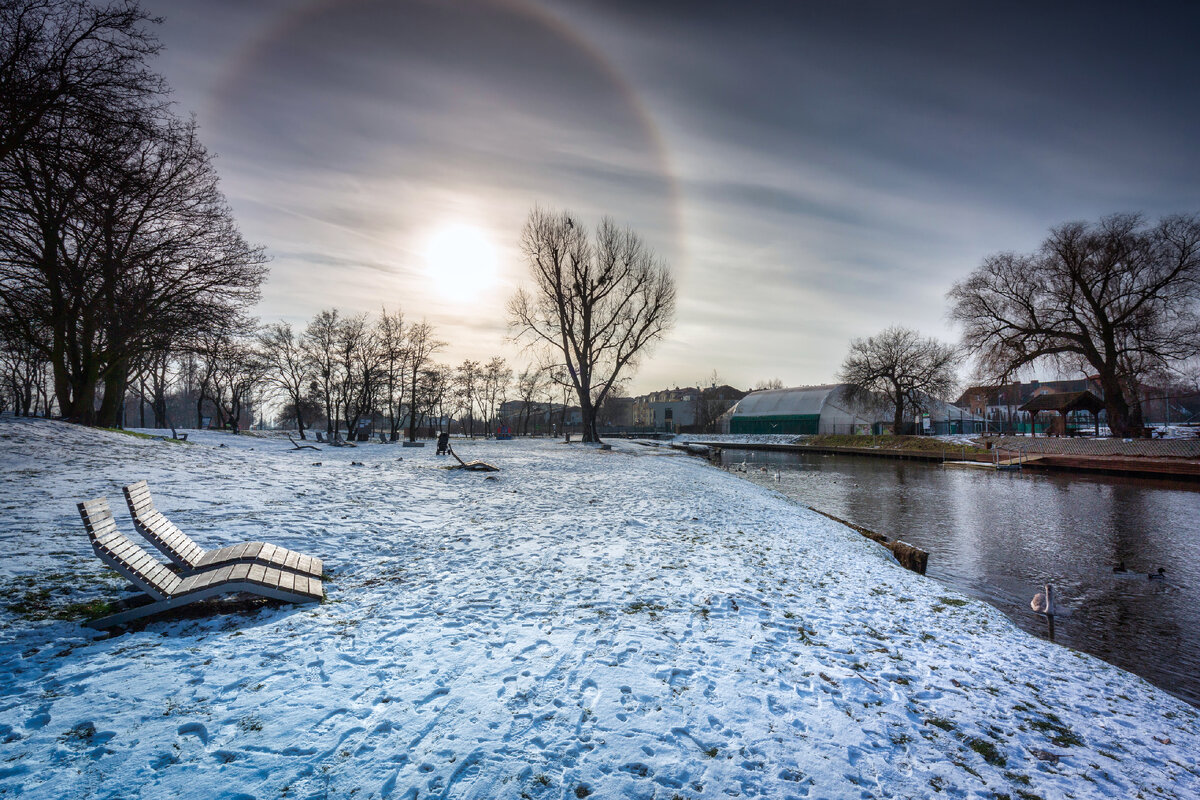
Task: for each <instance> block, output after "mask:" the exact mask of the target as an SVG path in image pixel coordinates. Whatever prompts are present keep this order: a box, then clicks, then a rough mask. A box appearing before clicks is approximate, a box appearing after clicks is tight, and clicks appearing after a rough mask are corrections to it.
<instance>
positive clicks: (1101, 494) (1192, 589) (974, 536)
mask: <svg viewBox="0 0 1200 800" xmlns="http://www.w3.org/2000/svg"><path fill="white" fill-rule="evenodd" d="M722 460H723V465H724V466H725V467H727V468H731V469H734V470H736V471H738V472H739V474H742V473H741V467H740V466H738V465H740V464H742V462H743V460H744V461H745V464H746V467H745V472H744V477H746V478H748V479H750V480H752V481H754V482H755V483H760V484H762V485H764V486H769V487H771V488H774V489H777V490H779V491H780V492H782V493H784V494H786V495H787V496H789V497H791V498H793V499H795V500H797V501H799V502H800V503H803V504H804V505H806V506H810V507H812V508H816V509H819V510H821V511H824V512H827V513H829V514H833V515H835V516H838V517H841V518H842V519H844V520H847V521H848V522H852V523H854V524H856V525H860V526H863V527H866V528H870V529H871V530H873V531H876V532H878V533H882V534H884V535H886V536H888V537H890V538H898V539H902V540H904V541H906V542H908V543H910V544H914V545H916V546H917V547H920V548H921V549H923V550H927V551H929V553H930V557H929V571H928V575H929V576H930V577H932V578H936V579H938V580H940V581H943V582H945V583H947V584H950V585H951V586H954V587H955V588H957V589H959V590H960V591H962V592H964V593H966V594H969V595H973V596H975V597H978V598H980V599H982V600H985V601H987V602H988V603H991V604H992V605H994V606H996V607H997V608H999V609H1001V610H1002V611H1004V612H1005V613H1006V614H1007V615H1008V616H1009V617H1010V618H1011V619H1012V620H1013V621H1015V622H1016V623H1017V624H1018V625H1019V626H1021V627H1022V628H1024V629H1025V630H1027V631H1029V632H1031V633H1034V634H1036V635H1038V636H1043V637H1044V636H1046V622H1045V620H1044V619H1043V618H1042V617H1040V616H1038V615H1036V614H1034V613H1033V612H1032V611H1031V610H1030V608H1029V601H1030V599H1031V598H1032V597H1033V595H1034V594H1035V593H1036V592H1039V591H1041V589H1042V586H1043V584H1046V583H1051V584H1053V586H1054V592H1055V596H1056V599H1057V601H1058V603H1059V605H1060V608H1061V607H1062V606H1066V607H1067V613H1066V614H1065V615H1063V616H1060V617H1058V618H1057V619H1056V624H1055V641H1056V642H1058V643H1060V644H1064V645H1067V646H1069V647H1074V648H1076V649H1078V650H1083V651H1085V652H1088V653H1091V654H1092V655H1095V656H1097V657H1099V658H1102V659H1104V660H1106V661H1109V662H1111V663H1113V664H1116V665H1118V666H1120V667H1123V668H1125V669H1127V670H1129V671H1130V672H1134V673H1136V674H1138V675H1141V676H1142V677H1144V678H1145V679H1146V680H1148V681H1150V682H1151V683H1154V684H1155V685H1157V686H1160V687H1162V688H1163V689H1166V690H1167V691H1169V692H1171V693H1173V694H1175V695H1176V696H1178V697H1182V698H1183V699H1185V700H1187V701H1188V702H1190V703H1192V704H1193V705H1200V486H1195V485H1189V484H1179V483H1173V482H1166V481H1152V480H1144V479H1137V478H1119V477H1085V476H1080V475H1078V474H1071V473H1053V472H1039V471H1035V470H1027V471H1025V472H1021V473H1018V472H998V471H993V470H975V469H953V468H942V467H941V466H940V465H930V464H928V463H923V462H916V461H899V460H891V459H882V458H871V457H863V456H849V455H817V454H809V453H804V454H799V453H779V452H763V451H752V450H735V449H733V448H728V449H725V450H724V451H723V454H722ZM763 467H766V471H765V472H764V471H762V468H763ZM777 476H778V477H777ZM1122 561H1123V562H1125V565H1126V567H1127V568H1128V570H1129V572H1128V573H1127V574H1123V575H1122V574H1116V573H1114V572H1113V567H1114V566H1115V565H1117V564H1118V563H1120V562H1122ZM1160 567H1162V568H1164V569H1165V570H1166V573H1165V580H1161V581H1159V580H1149V579H1148V578H1147V574H1148V573H1151V572H1157V570H1158V569H1159V568H1160Z"/></svg>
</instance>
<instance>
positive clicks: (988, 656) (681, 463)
mask: <svg viewBox="0 0 1200 800" xmlns="http://www.w3.org/2000/svg"><path fill="white" fill-rule="evenodd" d="M194 438H195V439H197V441H196V442H195V443H189V444H178V443H169V442H161V441H147V440H140V439H134V438H131V437H129V436H127V435H124V434H120V433H108V432H98V431H86V430H81V429H78V428H74V427H70V426H66V425H62V424H57V423H49V422H43V421H32V422H31V421H14V420H12V419H10V418H4V419H2V420H0V467H2V470H3V482H2V483H0V508H3V509H4V516H3V517H2V518H0V547H2V548H3V549H2V552H4V553H5V554H6V556H5V557H4V559H3V561H0V576H2V577H3V579H4V586H5V589H4V593H5V599H4V602H5V604H7V605H16V606H19V607H22V608H28V607H29V602H28V601H29V599H30V598H29V597H28V595H29V592H30V591H31V590H30V588H29V587H28V586H26V583H27V582H28V580H29V579H36V580H38V581H41V582H43V583H44V584H48V585H50V586H58V587H63V588H62V592H61V593H52V594H51V595H50V596H49V597H48V598H44V602H45V603H46V604H49V605H50V606H52V607H53V608H58V607H60V606H62V605H64V604H66V603H68V602H72V601H81V600H87V599H90V598H93V597H96V596H101V595H103V596H113V595H114V593H117V592H119V591H120V590H121V583H122V582H121V581H119V580H118V579H116V578H115V577H114V576H112V575H111V573H109V574H107V575H106V574H105V570H104V569H103V567H102V566H101V565H100V564H99V562H97V561H96V560H95V559H94V557H92V556H91V553H90V550H89V547H88V544H87V538H86V536H85V534H84V532H83V528H82V526H81V524H80V523H79V520H78V516H77V514H76V512H75V509H74V502H75V501H76V500H78V499H83V498H87V497H91V496H93V495H96V494H101V493H103V494H107V495H108V497H109V499H110V501H111V502H113V503H114V508H116V506H117V505H118V504H119V503H120V485H121V484H122V483H125V482H131V481H133V480H136V479H138V478H143V477H145V478H147V479H149V481H150V485H151V487H152V489H153V490H154V492H155V495H156V498H157V501H158V505H159V507H160V508H161V509H162V510H163V511H164V512H166V513H167V514H168V515H169V516H171V517H172V518H173V519H174V520H175V521H176V522H177V523H178V524H179V525H180V526H181V527H182V528H184V529H185V530H187V531H189V532H190V533H191V534H192V535H193V536H195V538H196V539H197V540H198V541H200V542H201V543H202V544H205V545H207V546H216V545H218V544H223V543H230V542H233V541H237V540H242V539H258V538H266V539H269V540H271V541H275V542H278V543H279V544H282V545H284V546H286V547H289V548H293V549H299V550H303V551H306V552H311V553H313V554H315V555H319V556H322V557H323V558H325V559H326V564H327V569H328V572H329V573H330V575H329V579H328V581H327V584H326V585H327V590H328V601H327V602H326V603H324V604H322V605H319V606H303V607H289V606H278V607H269V608H260V609H257V610H251V611H242V612H235V613H221V614H217V615H215V616H212V617H196V618H185V619H177V620H174V621H170V622H156V623H152V624H150V625H148V626H146V627H145V628H144V629H142V630H135V631H131V632H127V633H124V634H121V635H117V636H114V637H106V636H104V635H103V634H97V633H93V632H91V631H88V630H87V629H84V628H82V627H81V626H80V625H79V624H78V623H77V622H72V621H60V620H54V619H31V618H29V617H28V616H23V615H20V614H16V613H10V614H9V615H8V616H7V618H6V619H5V620H4V621H3V622H2V623H0V742H3V747H2V748H0V753H2V754H3V755H2V756H0V794H13V795H17V794H19V795H21V796H22V797H33V798H42V797H45V798H58V797H103V798H107V797H138V796H140V797H146V798H208V797H225V798H245V797H258V798H268V797H289V798H295V797H300V798H324V797H330V798H334V797H350V796H353V797H361V798H370V797H410V798H413V797H420V798H425V797H455V798H459V797H472V798H485V797H506V798H509V797H511V798H518V797H531V798H573V797H583V796H588V795H594V796H599V797H613V798H617V797H644V798H650V797H659V798H674V797H683V798H694V797H728V796H737V797H769V798H787V797H814V798H816V797H821V798H840V797H878V798H883V797H925V796H932V795H934V794H935V793H938V792H942V793H944V794H945V795H946V796H948V797H977V798H993V797H1003V796H1009V797H1011V798H1017V797H1033V796H1038V797H1043V798H1047V799H1048V798H1057V797H1077V798H1101V797H1134V796H1137V795H1138V794H1139V793H1142V794H1143V795H1144V796H1146V797H1196V796H1200V772H1198V771H1197V767H1196V766H1195V757H1194V754H1195V753H1197V752H1200V724H1198V722H1197V716H1196V711H1195V710H1194V709H1193V708H1191V707H1190V706H1187V705H1186V704H1184V703H1183V702H1181V701H1179V700H1176V699H1174V698H1172V697H1171V696H1169V695H1167V694H1165V693H1163V692H1160V691H1158V690H1156V689H1154V688H1153V687H1151V686H1150V685H1148V684H1146V683H1145V682H1144V681H1142V680H1141V679H1139V678H1137V677H1135V676H1132V675H1130V674H1127V673H1125V672H1122V671H1120V670H1118V669H1116V668H1114V667H1111V666H1108V665H1106V664H1104V663H1102V662H1100V661H1097V660H1096V659H1093V658H1091V657H1089V656H1085V655H1081V654H1078V653H1074V652H1071V651H1069V650H1066V649H1064V648H1061V647H1058V646H1055V645H1051V644H1049V643H1046V642H1043V641H1040V640H1037V639H1034V638H1032V637H1030V636H1028V635H1026V634H1024V633H1023V632H1021V631H1020V630H1018V629H1017V628H1015V627H1014V626H1013V625H1012V624H1011V623H1009V622H1008V621H1007V620H1006V619H1005V618H1004V617H1003V616H1002V615H1001V614H1000V613H999V612H998V611H995V610H993V609H991V608H989V607H988V606H986V605H983V604H981V603H978V602H975V601H970V600H968V599H967V598H964V597H960V596H958V595H955V594H954V593H953V592H952V591H950V590H948V589H946V588H944V587H942V586H940V585H938V584H937V583H936V582H934V581H932V580H928V579H925V578H922V577H920V576H917V575H914V574H912V573H909V572H906V571H904V570H903V569H901V568H899V567H898V566H896V565H895V564H894V563H892V562H891V561H890V560H889V559H888V558H887V557H886V553H885V551H883V550H882V549H881V548H879V547H877V546H876V545H874V544H872V543H870V542H867V541H866V540H864V539H863V538H862V537H860V536H859V535H858V534H855V533H852V532H850V531H848V530H847V529H845V528H844V527H842V526H840V525H837V524H836V523H833V522H831V521H829V520H827V519H825V518H823V517H820V516H817V515H815V514H813V513H811V512H808V511H806V510H804V509H802V508H800V507H798V506H796V505H795V504H793V503H791V502H790V501H788V500H786V499H784V498H782V497H780V496H778V495H776V494H775V493H773V492H771V491H769V490H767V489H763V488H759V487H755V486H753V485H750V484H748V483H746V482H744V481H740V480H738V479H737V478H735V477H733V476H730V475H727V474H725V473H723V472H721V471H720V470H717V469H714V468H711V467H709V466H707V465H706V464H705V463H704V462H702V461H700V460H698V459H690V458H687V457H684V456H680V455H676V454H674V453H672V452H671V451H669V450H663V449H651V448H638V447H636V446H635V445H627V444H623V443H616V449H615V450H614V451H599V450H595V449H592V448H588V447H584V446H581V445H572V446H566V445H563V444H559V443H556V442H533V443H529V442H521V441H511V442H474V443H471V442H460V443H456V446H457V447H458V448H459V449H460V451H461V454H462V455H463V456H464V457H465V458H468V459H469V458H482V459H485V460H488V461H491V462H493V463H495V464H497V465H498V466H500V467H501V469H502V471H501V472H500V473H498V474H497V475H496V476H494V477H495V480H489V479H488V476H486V475H483V474H477V473H476V474H467V473H458V472H447V471H444V470H441V469H439V468H438V467H439V466H440V465H442V464H443V463H445V462H444V460H443V459H438V458H437V457H435V456H434V455H433V448H432V447H426V448H423V449H409V448H404V449H402V448H400V447H398V446H394V445H379V444H371V445H361V446H359V447H357V448H353V449H351V448H346V449H338V450H335V449H330V448H324V449H323V450H322V451H321V452H313V451H310V450H305V451H299V452H295V451H289V450H288V448H289V447H290V445H289V444H288V443H287V442H286V440H282V441H280V440H279V439H269V438H267V439H263V438H251V437H248V436H239V437H233V436H229V435H227V434H218V433H200V434H196V435H195V437H194ZM222 443H224V444H226V445H228V446H226V447H223V448H222V447H218V446H217V445H219V444H222ZM401 457H402V458H403V460H402V461H401V460H398V459H399V458H401ZM352 461H359V462H362V463H363V465H362V466H353V465H352V464H351V462H352ZM314 462H320V466H315V465H314ZM118 516H119V518H122V521H123V522H124V527H125V529H126V531H127V532H128V533H130V534H132V526H131V525H129V524H128V523H127V520H126V519H124V515H123V509H118ZM33 616H35V617H37V616H43V617H44V616H46V615H45V614H40V615H39V614H34V615H33Z"/></svg>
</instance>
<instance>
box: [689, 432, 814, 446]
mask: <svg viewBox="0 0 1200 800" xmlns="http://www.w3.org/2000/svg"><path fill="white" fill-rule="evenodd" d="M802 438H803V437H801V436H796V435H794V434H790V433H681V434H679V435H677V436H676V437H675V438H674V439H672V440H671V441H673V442H679V443H680V444H684V443H687V442H721V443H723V444H791V443H792V442H795V441H798V440H800V439H802Z"/></svg>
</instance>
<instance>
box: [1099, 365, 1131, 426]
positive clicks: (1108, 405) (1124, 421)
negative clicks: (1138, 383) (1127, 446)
mask: <svg viewBox="0 0 1200 800" xmlns="http://www.w3.org/2000/svg"><path fill="white" fill-rule="evenodd" d="M1100 389H1101V390H1102V391H1103V392H1104V412H1105V414H1106V415H1107V416H1108V429H1109V430H1110V431H1112V435H1113V436H1117V437H1125V436H1128V435H1129V432H1130V420H1129V404H1128V403H1127V402H1125V393H1124V391H1123V390H1122V387H1121V381H1120V379H1119V378H1118V377H1117V376H1116V375H1114V374H1112V373H1109V374H1103V373H1102V374H1101V375H1100Z"/></svg>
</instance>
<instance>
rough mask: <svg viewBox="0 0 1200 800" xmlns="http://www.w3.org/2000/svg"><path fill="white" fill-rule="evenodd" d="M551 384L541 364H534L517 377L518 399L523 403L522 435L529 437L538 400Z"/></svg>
mask: <svg viewBox="0 0 1200 800" xmlns="http://www.w3.org/2000/svg"><path fill="white" fill-rule="evenodd" d="M548 382H549V377H548V376H547V371H546V369H545V368H544V367H542V366H541V365H540V364H537V363H536V362H535V363H532V364H530V365H529V366H527V367H526V368H525V369H523V370H521V372H520V373H519V374H518V375H517V399H518V400H519V401H520V402H521V426H520V433H521V434H522V435H525V436H528V435H529V418H530V416H532V414H533V409H534V407H535V406H536V404H537V402H538V400H539V399H540V398H541V397H542V395H543V394H544V393H545V389H546V384H547V383H548Z"/></svg>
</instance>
